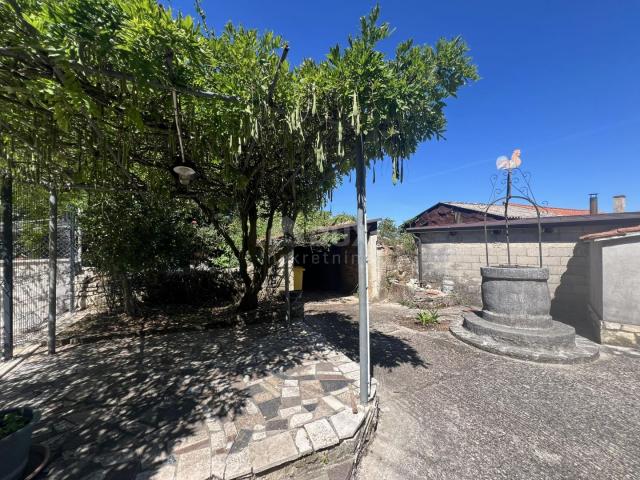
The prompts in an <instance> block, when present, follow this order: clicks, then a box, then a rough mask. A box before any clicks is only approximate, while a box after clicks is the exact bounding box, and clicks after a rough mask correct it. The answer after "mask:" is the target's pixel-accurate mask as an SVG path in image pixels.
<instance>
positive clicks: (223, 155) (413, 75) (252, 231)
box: [0, 0, 477, 309]
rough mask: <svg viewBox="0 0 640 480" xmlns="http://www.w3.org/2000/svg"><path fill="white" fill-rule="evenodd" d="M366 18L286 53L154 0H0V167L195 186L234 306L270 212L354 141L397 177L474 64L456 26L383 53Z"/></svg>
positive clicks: (350, 150) (251, 297) (337, 165)
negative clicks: (353, 28) (185, 177)
mask: <svg viewBox="0 0 640 480" xmlns="http://www.w3.org/2000/svg"><path fill="white" fill-rule="evenodd" d="M378 17H379V9H378V8H377V7H376V8H374V9H373V11H372V12H371V14H370V15H368V16H366V17H363V18H362V19H361V21H360V32H359V33H358V34H357V35H355V36H353V37H350V38H349V39H348V42H347V45H346V46H345V47H344V48H342V47H340V46H335V47H333V48H331V49H330V51H329V53H328V55H327V58H326V59H325V60H323V61H321V62H314V61H311V60H306V61H304V62H303V63H302V64H301V65H299V66H297V67H295V68H293V67H292V66H290V65H289V63H288V62H287V61H286V52H287V48H288V47H287V46H286V43H285V42H284V40H283V39H282V38H280V37H279V36H277V35H274V34H272V33H270V32H267V33H265V34H259V33H258V32H257V31H255V30H248V29H245V28H242V27H237V26H233V25H228V26H227V27H226V28H225V29H224V30H223V31H222V32H220V34H219V35H214V34H212V33H211V32H210V31H209V30H208V29H206V28H204V27H203V26H202V25H200V24H198V23H196V22H195V21H194V20H193V19H192V18H191V17H184V16H182V15H180V14H179V13H174V12H172V11H170V10H167V9H164V8H162V7H161V6H159V5H158V4H156V3H155V1H153V0H140V1H136V2H130V1H128V0H2V1H1V2H0V18H1V21H2V29H1V30H0V43H1V44H2V45H3V46H2V47H0V104H1V107H2V111H1V112H0V129H1V131H0V135H2V147H3V150H4V154H3V157H4V159H3V162H4V163H5V165H4V166H5V167H7V168H8V167H10V169H11V170H12V172H13V174H14V175H16V176H20V177H22V178H24V179H25V180H28V181H32V182H40V183H42V182H44V183H47V184H50V185H55V186H56V187H57V188H65V186H69V185H71V184H73V185H75V186H78V185H90V186H92V187H95V186H101V187H104V186H108V187H110V188H113V187H116V188H121V189H129V190H143V189H146V188H149V185H153V186H154V188H155V187H157V186H160V187H161V188H163V189H164V190H165V191H166V192H169V193H170V194H171V195H174V196H178V197H185V198H189V199H191V200H192V201H193V202H195V203H196V204H197V205H198V206H199V208H200V209H201V211H202V212H203V214H204V215H205V219H206V222H207V223H209V224H210V225H211V226H212V227H213V228H214V229H215V230H216V232H217V233H218V234H219V235H220V236H221V237H222V238H223V239H224V241H225V242H226V244H227V246H228V248H229V250H230V251H231V252H232V254H233V255H234V257H235V259H236V260H237V262H238V268H239V274H240V277H241V279H242V282H243V284H244V291H245V296H244V297H243V299H242V301H241V308H245V309H246V308H252V307H254V306H255V304H256V302H257V294H258V291H259V290H260V288H261V286H262V284H263V282H264V279H265V278H266V275H267V273H268V270H269V268H270V266H271V265H273V264H274V262H275V261H276V260H277V259H278V257H279V256H280V255H282V253H283V251H284V250H283V249H282V248H275V247H274V245H273V242H272V233H273V227H274V223H275V222H276V221H277V219H278V218H279V217H280V216H287V217H290V218H292V219H294V220H295V219H296V218H297V216H298V215H299V214H300V213H301V212H310V211H312V210H314V209H317V208H318V207H319V206H320V205H322V203H323V201H324V200H325V198H326V196H327V194H329V193H330V192H331V191H332V189H333V188H335V186H336V185H337V184H338V183H339V182H340V181H341V179H342V177H343V176H344V175H345V174H346V173H348V172H349V171H350V170H351V169H352V168H353V166H354V157H355V152H356V149H358V148H360V147H361V146H362V148H363V149H364V155H365V158H366V160H367V162H371V161H377V160H381V159H383V158H385V157H389V158H391V161H392V164H393V169H392V170H393V181H396V180H398V179H400V180H401V179H402V177H403V168H402V164H403V161H404V160H405V159H407V158H409V157H410V156H411V155H412V154H413V153H414V152H415V150H416V148H417V146H418V144H419V143H420V142H423V141H426V140H429V139H432V138H440V137H441V136H442V134H443V132H444V129H445V126H446V121H445V116H444V107H445V101H446V100H447V99H448V98H450V97H454V96H455V95H456V93H457V90H458V89H459V88H460V87H461V86H463V85H464V84H466V83H468V82H469V81H471V80H474V79H475V78H476V77H477V74H476V70H475V67H474V66H473V65H472V64H471V61H470V59H469V57H468V56H467V54H466V51H467V48H466V45H465V44H464V42H463V41H462V40H461V39H459V38H454V39H452V40H440V41H438V42H437V44H436V45H435V46H434V47H430V46H419V45H414V44H413V43H412V42H411V41H407V42H404V43H402V44H400V45H399V46H398V47H397V49H396V52H395V56H393V58H388V57H387V56H385V55H384V54H383V53H382V52H381V51H380V50H379V48H378V45H379V42H380V41H382V40H384V39H386V38H387V37H388V36H389V35H390V33H391V28H390V27H389V25H388V24H386V23H380V22H379V21H378ZM174 94H175V95H176V97H177V98H178V109H177V111H176V110H175V109H174V103H173V98H174ZM176 117H177V119H178V121H176V120H175V119H176ZM177 125H180V126H181V136H180V137H178V129H177V128H176V127H177ZM181 141H182V143H183V148H181V147H180V144H181ZM182 150H184V157H185V158H184V159H183V158H182V154H181V153H180V152H181V151H182ZM183 162H184V163H186V164H187V165H189V166H191V167H192V168H194V169H195V170H196V172H197V176H196V178H195V180H194V182H193V184H192V186H190V187H189V188H184V187H183V186H181V185H180V184H179V183H178V182H177V178H176V176H175V174H173V172H172V167H173V166H175V165H176V164H178V163H183ZM235 228H238V229H239V235H237V234H236V233H238V232H237V231H234V229H235ZM261 228H264V235H260V234H259V231H260V229H261Z"/></svg>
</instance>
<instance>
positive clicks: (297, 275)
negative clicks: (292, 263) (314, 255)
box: [293, 267, 304, 290]
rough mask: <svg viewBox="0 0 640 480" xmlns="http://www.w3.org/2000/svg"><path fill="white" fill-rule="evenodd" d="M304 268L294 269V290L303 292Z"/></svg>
mask: <svg viewBox="0 0 640 480" xmlns="http://www.w3.org/2000/svg"><path fill="white" fill-rule="evenodd" d="M303 274H304V267H293V289H294V290H302V275H303Z"/></svg>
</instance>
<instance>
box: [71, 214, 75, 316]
mask: <svg viewBox="0 0 640 480" xmlns="http://www.w3.org/2000/svg"><path fill="white" fill-rule="evenodd" d="M75 311H76V213H75V211H74V210H73V209H72V210H71V211H70V213H69V312H70V313H73V312H75Z"/></svg>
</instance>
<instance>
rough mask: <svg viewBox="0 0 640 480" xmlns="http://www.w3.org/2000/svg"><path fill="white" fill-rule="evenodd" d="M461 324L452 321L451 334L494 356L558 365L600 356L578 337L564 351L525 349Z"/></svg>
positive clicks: (584, 339) (585, 340)
mask: <svg viewBox="0 0 640 480" xmlns="http://www.w3.org/2000/svg"><path fill="white" fill-rule="evenodd" d="M467 315H471V316H474V317H477V315H476V314H475V313H468V314H467ZM463 322H464V320H463V319H458V320H455V321H452V322H451V325H450V326H449V331H450V332H451V334H452V335H453V336H454V337H456V338H458V339H459V340H462V341H463V342H465V343H467V344H469V345H472V346H474V347H476V348H479V349H481V350H484V351H486V352H489V353H494V354H496V355H503V356H506V357H511V358H516V359H519V360H528V361H531V362H539V363H560V364H574V363H585V362H590V361H591V360H595V359H596V358H598V357H599V355H600V348H599V346H598V345H597V344H596V343H593V342H592V341H590V340H587V339H586V338H584V337H581V336H579V335H576V336H575V347H570V348H565V349H540V348H527V347H524V346H516V345H510V344H506V343H502V342H498V341H497V340H495V339H493V338H491V337H489V336H487V335H477V334H475V333H473V332H471V331H470V330H467V329H466V328H464V326H463Z"/></svg>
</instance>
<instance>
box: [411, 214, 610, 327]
mask: <svg viewBox="0 0 640 480" xmlns="http://www.w3.org/2000/svg"><path fill="white" fill-rule="evenodd" d="M602 230H603V227H602V226H594V225H590V226H554V227H553V228H549V229H545V231H544V232H543V234H542V242H543V244H542V257H543V266H545V267H547V268H549V290H550V293H551V298H552V302H551V314H552V315H553V316H554V317H555V318H556V319H558V320H560V321H562V322H565V323H568V324H570V325H572V326H574V327H576V330H577V332H578V333H579V334H580V335H583V336H587V337H589V338H593V339H597V337H598V328H597V326H596V325H594V323H593V322H592V321H591V318H590V316H589V314H588V311H587V304H588V297H589V262H588V246H587V244H586V243H584V242H582V241H580V237H581V236H582V235H586V234H589V233H595V232H599V231H602ZM537 237H538V231H537V226H535V225H534V226H526V227H517V228H516V227H514V228H512V229H511V230H510V243H511V262H512V263H514V264H518V265H537V264H538V244H537ZM421 240H422V247H421V248H422V251H421V253H422V278H421V281H422V283H423V284H425V283H429V284H431V285H433V286H434V287H436V288H442V284H443V282H445V281H451V282H453V286H454V293H456V294H457V295H458V296H459V297H460V299H461V301H462V302H464V303H467V304H471V305H480V304H481V300H480V284H481V277H480V267H481V266H484V265H485V264H486V255H485V242H484V230H458V231H455V232H423V233H421ZM489 262H490V263H491V264H492V265H499V264H506V263H507V248H506V244H505V234H504V230H503V229H500V230H489Z"/></svg>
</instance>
